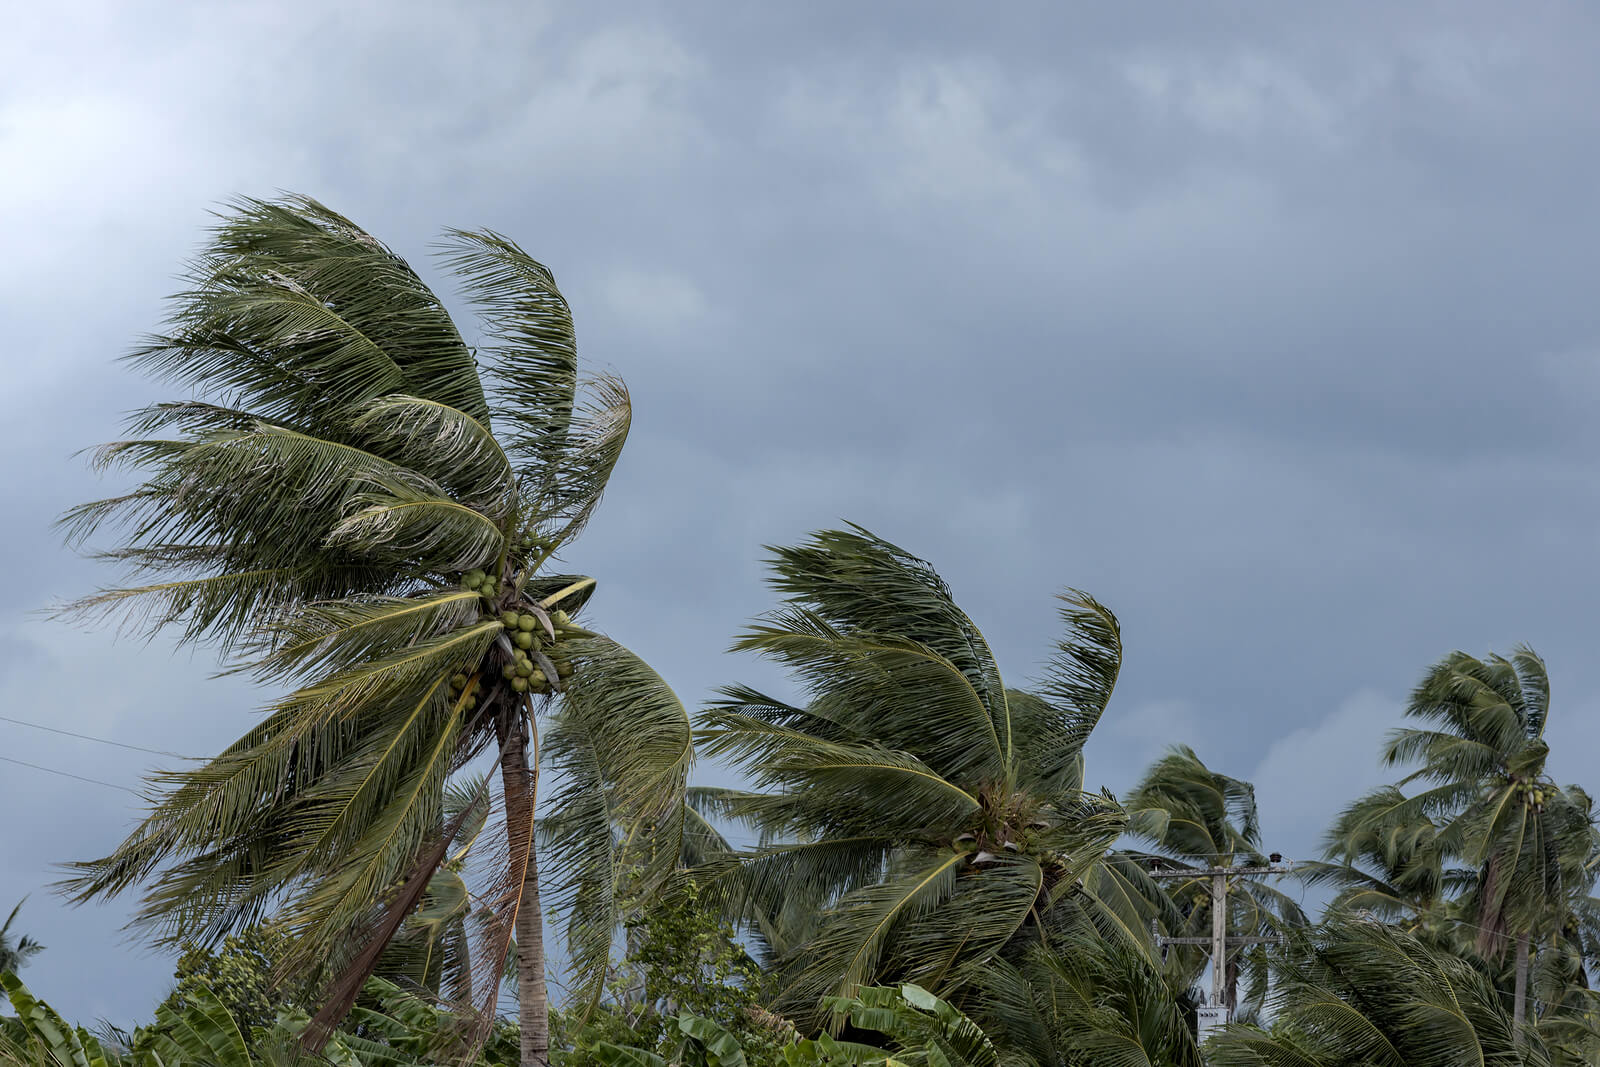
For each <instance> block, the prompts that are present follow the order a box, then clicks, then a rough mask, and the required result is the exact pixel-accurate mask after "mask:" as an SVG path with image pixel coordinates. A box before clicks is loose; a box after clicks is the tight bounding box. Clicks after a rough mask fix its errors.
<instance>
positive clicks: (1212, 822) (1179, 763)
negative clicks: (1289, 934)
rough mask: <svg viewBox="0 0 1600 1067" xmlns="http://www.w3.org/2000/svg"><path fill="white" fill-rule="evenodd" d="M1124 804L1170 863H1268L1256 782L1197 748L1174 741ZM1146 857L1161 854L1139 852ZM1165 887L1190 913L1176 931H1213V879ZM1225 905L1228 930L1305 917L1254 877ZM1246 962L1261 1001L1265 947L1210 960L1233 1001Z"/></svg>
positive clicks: (1268, 930)
mask: <svg viewBox="0 0 1600 1067" xmlns="http://www.w3.org/2000/svg"><path fill="white" fill-rule="evenodd" d="M1123 805H1124V806H1125V807H1126V808H1127V810H1128V835H1129V836H1130V837H1133V838H1135V839H1137V840H1140V841H1144V842H1146V843H1148V844H1149V845H1150V846H1151V847H1152V848H1153V849H1154V850H1155V852H1156V854H1157V856H1159V857H1160V863H1161V866H1162V867H1163V868H1165V869H1167V870H1169V871H1170V870H1173V869H1179V870H1181V869H1184V868H1193V869H1196V870H1203V869H1207V868H1212V869H1214V868H1218V867H1233V866H1265V865H1267V863H1268V862H1269V861H1268V857H1267V856H1266V855H1265V854H1264V853H1263V852H1262V845H1261V819H1260V815H1259V813H1258V812H1257V810H1256V791H1255V786H1253V785H1251V784H1250V783H1249V782H1247V781H1245V780H1244V779H1242V778H1234V777H1232V776H1231V775H1227V774H1223V773H1222V772H1221V771H1216V770H1212V769H1211V768H1210V767H1207V766H1206V765H1205V763H1204V762H1202V761H1201V759H1200V757H1199V756H1198V755H1196V754H1195V751H1194V750H1193V749H1192V748H1189V747H1187V746H1185V745H1176V746H1174V747H1172V748H1171V749H1170V750H1168V751H1167V753H1166V754H1165V755H1163V756H1161V757H1160V758H1159V759H1157V760H1156V761H1155V763H1153V764H1151V766H1150V769H1149V770H1147V771H1146V772H1145V775H1144V777H1143V778H1142V779H1141V780H1140V781H1139V784H1138V785H1136V786H1134V788H1133V790H1132V792H1130V793H1129V794H1128V795H1127V797H1126V799H1125V800H1124V801H1123ZM1138 859H1139V860H1140V861H1141V862H1142V863H1145V864H1148V863H1149V862H1150V861H1152V860H1154V859H1156V856H1150V855H1140V856H1139V857H1138ZM1164 887H1165V889H1166V891H1167V893H1168V895H1170V896H1171V898H1172V900H1173V902H1174V903H1175V904H1176V905H1177V907H1178V909H1179V910H1180V911H1181V912H1182V914H1183V915H1184V916H1185V917H1186V922H1185V928H1184V929H1183V930H1181V931H1177V932H1178V933H1181V934H1183V935H1188V936H1195V935H1203V934H1209V933H1210V932H1211V929H1212V926H1211V917H1212V914H1213V911H1214V908H1215V907H1216V905H1217V902H1216V901H1213V900H1212V899H1211V890H1212V879H1211V878H1210V877H1209V876H1206V875H1200V874H1197V875H1195V876H1194V877H1193V878H1183V877H1179V878H1169V879H1165V880H1164ZM1223 906H1224V907H1226V908H1227V911H1228V916H1227V920H1226V927H1225V928H1226V929H1227V931H1228V932H1229V934H1230V935H1233V934H1245V935H1276V934H1279V933H1281V932H1282V931H1283V929H1284V928H1285V927H1288V926H1297V925H1301V924H1303V923H1304V922H1305V915H1304V914H1303V913H1302V912H1301V910H1300V906H1299V904H1298V903H1296V902H1295V900H1294V899H1293V898H1291V897H1289V896H1288V895H1286V894H1285V893H1283V892H1281V891H1280V890H1278V889H1276V888H1274V887H1272V886H1270V885H1268V884H1267V883H1266V882H1265V881H1261V880H1256V879H1249V878H1243V879H1236V880H1234V881H1232V882H1231V883H1230V885H1229V886H1228V894H1227V898H1226V900H1225V901H1224V902H1223ZM1241 962H1244V963H1248V964H1249V965H1250V966H1249V967H1248V970H1249V971H1250V973H1251V977H1252V979H1253V980H1252V982H1251V983H1250V989H1249V994H1250V996H1249V997H1248V1000H1249V1001H1250V1002H1251V1003H1252V1004H1258V1003H1259V1001H1260V998H1261V997H1262V996H1264V995H1265V993H1266V982H1267V969H1266V955H1265V952H1264V950H1263V949H1261V948H1260V947H1259V946H1257V947H1255V948H1250V949H1246V950H1244V953H1243V954H1242V955H1241V956H1237V957H1234V958H1230V959H1229V960H1227V961H1212V965H1213V966H1221V967H1223V968H1224V970H1223V976H1224V978H1225V983H1224V985H1225V989H1226V996H1227V1003H1228V1007H1229V1008H1235V1007H1237V1005H1238V1003H1239V991H1238V987H1239V978H1240V974H1241V971H1242V970H1245V969H1246V968H1243V967H1241Z"/></svg>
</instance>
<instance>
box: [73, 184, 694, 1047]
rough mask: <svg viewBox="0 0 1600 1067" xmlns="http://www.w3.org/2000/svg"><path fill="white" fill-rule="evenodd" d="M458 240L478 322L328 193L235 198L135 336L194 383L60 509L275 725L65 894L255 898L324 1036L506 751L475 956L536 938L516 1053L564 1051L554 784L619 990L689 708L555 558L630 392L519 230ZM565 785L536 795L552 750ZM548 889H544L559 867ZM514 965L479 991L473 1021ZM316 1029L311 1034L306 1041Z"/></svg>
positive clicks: (132, 590) (233, 902) (105, 595)
mask: <svg viewBox="0 0 1600 1067" xmlns="http://www.w3.org/2000/svg"><path fill="white" fill-rule="evenodd" d="M442 251H443V264H444V265H445V266H446V267H447V268H448V269H449V270H450V271H451V272H453V273H454V274H455V276H456V277H457V278H458V279H459V280H460V281H461V282H462V284H463V286H464V289H465V291H466V294H467V296H468V297H469V298H470V300H471V302H472V303H473V304H474V305H475V306H476V307H477V309H478V311H479V313H480V315H481V318H482V321H483V325H484V329H485V334H486V341H485V347H484V348H483V349H482V351H481V352H480V351H478V350H475V349H474V348H472V347H469V346H468V344H467V343H466V342H465V341H463V339H462V336H461V334H460V333H459V332H458V330H457V328H456V326H455V324H454V322H453V321H452V320H451V318H450V316H449V314H448V313H447V312H446V311H445V308H444V306H443V304H442V303H441V302H440V300H439V299H438V297H436V296H435V295H434V294H433V292H432V291H431V290H430V289H429V288H428V287H427V285H425V284H424V283H423V281H422V279H421V278H420V277H419V276H418V275H417V273H416V272H415V271H414V270H413V269H412V268H411V266H410V265H408V264H407V263H406V261H405V260H404V259H402V258H401V257H400V256H398V255H396V254H395V253H394V252H392V251H390V250H389V249H388V248H387V247H385V246H384V245H383V244H381V243H380V242H379V241H378V240H376V239H375V238H373V237H372V236H371V235H369V234H367V233H366V232H365V231H363V230H362V229H360V228H359V227H358V226H356V225H355V224H354V223H353V222H351V221H350V220H348V219H346V218H344V217H342V216H340V215H338V214H336V213H334V212H333V211H331V210H329V209H328V208H326V207H324V206H322V205H321V204H318V203H317V202H315V201H313V200H310V199H306V198H303V197H290V198H287V199H284V200H281V201H277V202H265V201H260V200H241V201H239V202H237V203H236V204H234V205H233V206H232V209H231V211H230V212H228V213H227V214H225V215H224V216H223V217H222V219H221V222H220V224H219V225H218V226H217V227H216V229H215V230H214V232H213V235H212V239H211V241H210V243H209V245H208V247H207V248H206V250H205V252H204V254H203V255H202V256H201V257H200V258H199V260H198V261H197V262H196V263H195V264H194V266H193V268H192V270H191V273H190V277H189V282H190V288H189V289H188V291H186V292H185V293H183V294H182V295H181V296H179V297H178V298H177V299H176V303H175V308H174V311H173V314H172V317H171V329H170V331H169V332H168V333H167V334H165V335H163V336H159V337H156V338H154V339H153V340H152V341H151V342H150V343H149V344H148V345H146V346H144V347H143V348H141V349H139V350H138V351H137V352H135V353H134V354H133V355H132V356H131V357H130V358H131V360H132V362H133V364H134V365H135V366H136V367H138V368H139V369H141V370H142V371H145V372H146V373H149V374H151V375H153V376H155V377H156V378H158V379H161V380H164V381H168V382H171V383H174V384H176V385H178V386H180V387H182V388H183V389H185V390H187V391H189V392H191V393H192V394H193V395H192V398H191V399H187V400H180V401H176V402H173V403H163V404H156V405H154V406H152V407H149V408H146V409H144V410H142V411H139V412H137V413H135V414H134V415H133V416H132V418H131V420H130V421H131V427H132V433H133V439H130V440H125V441H121V442H118V443H116V444H112V445H108V446H105V447H104V448H103V449H101V450H100V453H99V456H98V460H99V464H100V466H102V467H109V466H118V465H123V466H127V467H130V468H132V469H133V470H135V471H136V472H138V475H139V477H140V478H141V479H142V480H141V481H139V482H138V484H137V485H136V486H134V487H133V488H132V489H131V490H130V491H128V492H125V493H122V494H119V495H117V496H114V497H111V498H110V499H107V500H101V501H97V502H94V503H90V504H85V505H82V506H80V507H78V508H76V509H74V510H73V511H71V512H69V513H68V514H67V516H66V517H65V518H64V519H63V524H64V527H65V529H66V533H67V536H68V539H69V543H72V544H75V545H79V544H83V543H85V541H86V540H87V539H88V538H91V537H93V536H95V535H96V534H97V533H105V532H108V531H109V532H111V533H113V534H114V535H115V536H116V541H115V543H114V545H113V546H112V547H110V548H109V549H106V550H103V551H102V552H100V555H101V556H102V557H103V558H105V559H108V560H110V561H113V562H116V563H119V564H122V565H123V566H124V567H126V568H127V569H128V571H129V572H130V578H131V584H130V585H128V586H126V587H122V588H115V589H111V590H107V591H103V592H101V593H98V594H96V595H93V596H90V597H87V598H85V599H84V600H82V601H79V602H78V603H76V604H75V605H72V606H71V608H70V609H69V612H68V613H69V614H71V615H73V616H76V617H87V618H92V617H98V616H101V615H104V614H108V613H110V614H114V615H116V616H118V617H120V618H121V619H123V620H124V621H125V624H126V625H128V626H131V627H132V628H134V629H136V630H138V631H139V632H142V633H147V634H148V633H154V632H156V631H158V630H162V629H164V628H170V629H171V630H173V631H175V632H176V634H177V637H178V639H179V640H180V641H181V642H195V641H201V640H206V641H210V642H213V643H215V644H216V645H217V646H218V647H219V648H220V650H221V651H222V652H223V653H224V654H225V655H226V656H228V657H229V659H230V661H231V662H232V663H233V664H234V665H235V669H240V670H249V671H251V672H253V673H254V674H255V676H256V677H257V678H258V679H260V680H261V681H262V682H263V683H269V684H274V685H284V686H286V687H287V688H288V689H289V692H288V694H287V695H284V696H279V697H276V698H274V699H272V700H271V701H270V702H269V703H268V705H267V708H266V715H265V718H264V719H263V720H262V721H261V722H260V724H259V725H257V726H255V727H254V728H253V729H251V730H250V731H249V732H247V733H246V734H245V735H244V736H243V737H241V738H240V739H239V740H238V741H236V742H235V743H234V744H232V745H230V746H229V747H228V748H227V749H225V750H224V751H223V752H222V753H221V754H219V755H218V756H216V757H215V758H213V759H211V760H209V761H208V762H205V763H203V764H201V765H199V766H197V767H192V768H188V769H184V770H181V771H177V772H173V773H170V774H166V775H163V776H161V777H160V778H159V779H158V783H159V785H160V786H161V792H160V795H159V796H157V797H156V798H155V799H154V800H153V801H152V807H151V809H150V811H149V813H148V814H147V815H146V817H145V818H144V820H143V822H142V823H141V824H140V825H139V827H138V828H137V829H136V830H135V831H134V832H133V833H132V834H131V835H130V836H129V837H128V839H127V840H126V841H125V842H123V843H122V844H121V845H120V846H119V847H118V848H117V849H116V850H115V851H114V852H113V853H111V854H110V855H109V856H106V857H105V858H103V859H99V860H95V861H92V862H88V863H83V864H79V865H77V874H76V876H75V877H74V878H73V879H72V880H71V881H70V882H69V883H68V888H69V889H70V891H71V892H72V893H73V894H74V895H75V897H76V899H78V900H80V901H81V900H88V899H91V898H95V897H101V896H106V895H110V894H115V893H119V892H122V891H125V890H127V889H130V888H132V887H134V886H138V885H143V886H146V887H147V891H146V893H145V895H144V897H143V901H142V904H141V907H140V909H139V911H138V913H137V920H136V921H137V922H138V923H139V924H141V925H142V926H144V927H146V928H147V929H149V930H151V931H153V932H154V933H155V934H156V935H157V936H158V937H160V938H162V939H164V940H175V939H181V938H193V939H196V940H199V941H202V942H214V941H216V940H217V939H219V938H220V937H222V936H223V935H225V934H226V933H227V932H229V931H230V930H233V929H236V928H240V927H243V926H246V925H249V924H250V923H252V922H253V921H255V920H256V919H258V918H260V917H261V916H263V915H264V914H266V913H268V912H269V911H274V910H276V911H280V912H281V920H282V922H283V923H284V924H285V925H286V927H287V929H289V930H290V932H291V933H292V934H293V935H294V937H295V940H296V945H297V951H296V953H295V956H294V960H292V961H290V965H291V966H292V965H293V964H294V963H295V962H298V963H299V964H300V965H302V966H309V965H310V964H312V963H325V964H326V965H327V966H325V967H324V968H323V969H324V970H325V971H326V972H327V973H328V974H329V975H330V977H331V978H333V979H334V981H333V982H332V984H331V985H330V987H329V992H328V994H327V1001H326V1004H325V1007H324V1009H323V1012H322V1013H321V1014H320V1015H319V1016H318V1018H317V1020H316V1022H317V1025H316V1026H315V1027H313V1029H312V1032H313V1034H314V1035H326V1034H327V1033H329V1032H330V1031H331V1027H332V1026H333V1025H334V1023H336V1022H337V1020H338V1018H340V1017H341V1016H342V1014H343V1013H344V1012H345V1011H346V1010H347V1009H348V1007H349V1005H350V1004H351V1003H353V1001H354V999H355V997H356V995H357V993H358V992H359V990H360V989H361V987H362V984H363V981H364V979H365V976H366V974H367V973H369V972H370V971H371V969H372V968H373V966H374V965H375V963H376V961H377V960H378V959H379V958H380V956H381V955H382V953H383V950H384V948H385V947H386V945H387V943H388V942H389V941H390V940H391V938H392V937H393V936H394V935H395V933H396V931H397V930H398V929H399V928H400V927H401V924H402V922H403V921H404V919H405V918H406V916H407V915H408V914H409V913H410V912H411V911H412V910H413V908H414V907H415V906H416V904H417V903H418V902H419V901H420V900H421V899H422V898H423V896H424V894H425V893H426V892H427V887H428V886H429V884H430V880H431V877H432V875H433V874H434V872H435V871H436V870H437V869H438V868H439V867H440V866H441V865H442V864H444V863H446V862H447V861H448V860H449V858H450V856H449V851H450V842H451V841H452V839H453V838H455V836H456V834H457V832H458V830H459V829H460V826H461V821H463V820H464V819H465V818H466V816H465V815H464V814H457V815H456V816H454V817H451V818H447V817H446V816H445V814H444V812H445V807H446V797H447V791H448V788H449V786H450V783H451V782H452V781H453V780H455V779H456V778H457V777H458V776H460V775H461V774H463V773H464V771H465V770H466V769H467V768H468V767H469V765H471V764H473V761H474V760H475V759H476V757H478V755H479V754H480V753H483V752H485V751H486V750H488V751H491V752H493V753H494V754H495V757H496V761H497V763H498V766H499V778H500V782H499V791H498V795H497V798H496V805H497V808H498V811H499V821H500V822H501V823H502V824H503V825H502V827H501V832H502V833H503V837H504V845H503V846H502V847H501V848H500V849H499V850H498V854H497V855H496V856H495V857H493V858H492V860H490V861H487V862H485V864H484V870H485V873H484V876H485V878H486V880H487V883H488V884H487V886H486V887H485V888H484V889H483V891H482V893H481V896H482V898H483V899H484V900H485V901H486V902H487V904H488V910H489V912H490V913H491V915H492V917H493V921H491V922H489V923H488V924H487V925H486V927H485V934H484V937H483V938H482V943H481V944H480V945H479V951H478V956H479V959H480V961H481V963H482V967H480V968H479V969H480V971H482V970H483V968H487V971H486V972H485V973H490V974H494V973H498V963H499V961H503V960H504V959H505V958H506V954H507V951H508V948H509V946H510V945H511V944H512V943H513V938H514V942H515V945H516V959H517V972H518V988H519V1001H520V1003H519V1009H520V1019H521V1027H522V1035H521V1041H522V1052H521V1055H522V1060H523V1062H524V1063H526V1064H543V1063H545V1062H546V1060H547V1056H548V1022H547V999H546V987H545V975H544V948H543V935H542V932H541V914H542V910H541V908H542V901H541V895H540V883H539V878H538V867H537V864H536V862H535V855H536V848H535V832H534V831H535V825H534V822H535V820H534V813H535V810H536V808H537V809H539V810H541V811H546V812H548V816H549V817H548V818H544V817H541V820H540V826H541V829H540V832H539V833H540V838H541V840H542V841H543V847H544V848H545V849H547V850H548V851H547V852H546V853H545V855H546V857H547V864H552V865H553V867H554V869H555V870H556V871H557V872H558V874H557V877H556V879H555V885H554V892H555V895H556V898H557V899H558V901H565V902H567V904H568V911H569V922H568V926H567V932H568V937H569V938H570V939H571V941H572V953H571V955H572V961H573V963H574V965H575V966H576V967H577V968H578V971H579V973H580V974H583V975H588V976H590V981H591V984H595V983H597V982H598V981H599V976H600V975H601V974H603V971H604V964H605V961H606V958H607V957H608V955H609V951H610V940H611V934H612V930H613V920H614V919H615V917H616V914H617V909H618V907H619V903H620V902H619V900H618V895H617V893H616V892H615V887H616V868H617V864H618V863H623V862H627V861H630V860H631V859H640V858H643V857H644V856H645V855H646V851H645V850H643V849H641V848H639V847H637V844H638V842H639V841H640V840H641V836H640V834H639V830H640V828H641V827H644V826H654V827H655V834H654V836H651V837H650V838H649V840H650V842H651V844H652V848H651V849H650V850H649V852H648V855H650V856H655V855H658V854H663V855H664V854H665V852H666V851H668V850H662V849H660V848H658V847H654V846H655V844H656V842H657V840H658V838H659V839H663V840H664V839H665V838H666V837H670V836H671V835H672V834H674V833H676V832H677V830H676V821H677V816H676V812H678V811H679V809H680V808H681V804H680V802H679V799H678V797H679V792H680V789H681V785H682V781H683V778H684V775H685V773H686V768H687V766H688V764H689V761H690V759H691V755H692V748H691V745H690V736H689V728H688V721H687V716H686V714H685V712H684V709H683V708H682V706H681V705H680V704H679V702H678V701H677V700H676V698H675V697H673V695H672V693H671V691H670V690H669V689H668V688H667V687H666V686H665V685H664V684H663V683H662V681H661V679H660V678H658V677H657V676H656V675H655V674H654V673H653V672H652V671H650V669H649V668H648V667H646V666H645V665H644V664H643V663H642V662H640V661H639V660H638V659H637V658H635V657H634V656H632V655H631V654H630V653H628V652H627V651H626V650H625V649H623V648H621V647H619V646H618V645H616V644H614V643H613V642H611V641H609V640H607V639H606V638H604V637H602V636H600V635H599V634H597V633H594V632H593V631H591V630H588V629H586V628H584V627H582V626H580V625H578V624H577V623H576V622H575V621H574V619H573V616H574V615H575V614H576V613H577V612H579V610H580V609H582V608H583V607H584V605H585V603H586V602H587V600H588V598H589V596H590V593H591V592H592V590H593V586H594V582H593V581H592V580H591V579H587V578H577V577H574V576H564V575H559V574H552V573H550V572H549V564H550V563H551V561H552V560H553V559H554V557H555V554H556V552H557V551H558V550H559V549H560V548H561V547H562V546H563V545H565V544H567V543H568V542H569V541H570V540H571V539H572V538H573V537H575V536H576V535H577V534H578V533H579V531H581V530H582V528H583V527H584V524H585V523H586V522H587V521H588V519H589V517H590V515H591V514H592V512H593V510H594V508H595V506H596V504H597V503H598V502H599V499H600V495H601V492H602V490H603V489H604V487H605V485H606V481H607V479H608V477H609V476H610V474H611V471H612V469H613V467H614V465H615V464H616V462H617V458H618V455H619V454H620V452H621V449H622V445H623V442H624V440H625V439H626V437H627V430H628V425H629V405H628V396H627V392H626V390H625V389H624V388H623V386H622V383H621V382H619V381H617V380H615V379H612V378H607V377H599V378H593V379H588V380H584V379H581V378H580V376H579V373H578V362H577V349H576V346H575V342H574V339H573V330H572V319H571V315H570V312H569V310H568V307H567V304H566V301H565V300H564V299H563V298H562V296H561V293H560V291H559V290H558V289H557V288H556V285H555V281H554V278H553V277H552V275H551V274H550V272H549V271H548V270H547V269H546V268H545V267H543V266H541V265H540V264H539V263H537V262H535V261H534V260H533V259H532V258H530V257H529V256H528V255H527V253H525V252H524V251H523V250H522V249H521V248H519V247H518V246H517V245H516V244H515V243H513V242H512V241H511V240H509V239H508V238H506V237H503V236H501V235H499V234H495V233H492V232H488V231H484V232H477V233H469V232H465V231H458V230H452V231H449V233H448V234H447V237H446V239H445V241H444V244H443V249H442ZM541 757H542V760H543V762H544V765H545V766H546V767H547V768H549V769H551V770H552V771H554V773H555V774H556V776H557V788H556V790H555V791H554V795H553V796H552V795H546V796H544V797H540V796H539V793H538V790H537V785H538V782H539V776H538V771H539V766H540V760H541ZM546 888H547V890H548V888H549V887H546ZM498 988H499V983H498V982H494V981H490V982H486V983H480V988H479V989H478V990H477V991H476V993H477V995H478V996H479V998H480V1001H481V1002H482V1015H481V1018H482V1019H483V1020H484V1021H485V1022H484V1025H487V1020H489V1019H491V1018H492V1010H491V1009H492V1007H493V1002H494V998H495V996H496V992H497V990H498ZM315 1040H316V1038H315V1037H314V1038H313V1039H312V1042H311V1043H313V1044H315Z"/></svg>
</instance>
